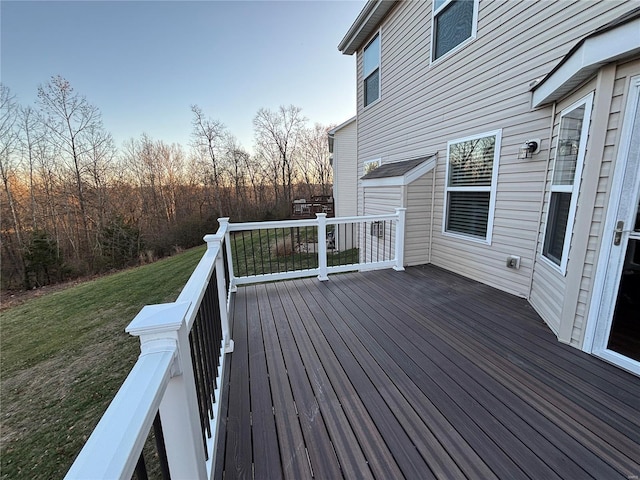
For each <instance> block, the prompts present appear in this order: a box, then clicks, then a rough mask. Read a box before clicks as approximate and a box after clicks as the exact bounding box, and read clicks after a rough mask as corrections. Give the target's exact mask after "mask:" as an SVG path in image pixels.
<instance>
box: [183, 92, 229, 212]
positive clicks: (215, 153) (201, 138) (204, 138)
mask: <svg viewBox="0 0 640 480" xmlns="http://www.w3.org/2000/svg"><path fill="white" fill-rule="evenodd" d="M191 111H192V112H193V122H192V123H193V134H192V136H193V145H194V147H195V148H196V149H197V150H199V152H200V154H201V155H206V156H207V158H208V159H209V161H210V162H211V167H212V168H213V185H214V188H215V192H214V195H215V199H216V207H217V210H218V212H217V213H218V217H222V216H223V213H224V212H223V209H222V198H221V173H222V172H221V165H220V158H219V153H220V148H221V145H222V142H223V140H224V133H225V127H224V125H223V124H222V123H220V122H218V121H217V120H212V119H210V118H206V117H205V116H204V113H202V109H201V108H200V107H199V106H197V105H192V106H191Z"/></svg>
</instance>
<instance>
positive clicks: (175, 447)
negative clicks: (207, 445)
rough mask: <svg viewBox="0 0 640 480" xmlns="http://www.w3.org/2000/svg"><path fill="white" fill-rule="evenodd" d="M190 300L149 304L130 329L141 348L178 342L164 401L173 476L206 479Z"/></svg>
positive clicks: (162, 413) (164, 425) (164, 424)
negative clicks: (188, 318)
mask: <svg viewBox="0 0 640 480" xmlns="http://www.w3.org/2000/svg"><path fill="white" fill-rule="evenodd" d="M189 307H190V302H178V303H167V304H162V305H147V306H146V307H144V308H143V309H142V310H141V311H140V313H138V315H137V316H136V317H135V318H134V319H133V321H132V322H131V323H130V324H129V326H128V327H127V329H126V331H127V332H129V333H130V334H131V335H135V336H137V337H140V344H141V347H140V348H141V350H142V351H143V352H145V351H148V350H149V349H159V348H163V346H164V345H166V344H167V343H171V344H173V345H177V347H178V351H177V359H176V361H177V369H175V371H174V372H173V376H172V377H171V379H170V380H169V383H168V385H167V388H166V390H165V394H164V396H163V397H162V401H161V402H160V419H161V421H162V430H163V433H164V442H165V448H166V451H167V459H168V462H169V472H170V474H171V478H192V479H197V480H199V479H204V478H206V472H207V470H206V463H205V456H204V445H203V443H202V432H201V427H200V417H199V413H198V402H197V394H196V388H195V378H194V375H193V365H192V363H191V347H190V346H189V332H188V331H187V324H186V321H185V316H186V314H187V311H188V310H189Z"/></svg>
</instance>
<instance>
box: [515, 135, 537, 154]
mask: <svg viewBox="0 0 640 480" xmlns="http://www.w3.org/2000/svg"><path fill="white" fill-rule="evenodd" d="M539 151H540V139H539V138H532V139H530V140H527V141H526V142H524V143H523V144H522V146H521V147H520V150H519V151H518V158H520V159H525V158H529V157H532V156H533V155H535V154H536V153H538V152H539Z"/></svg>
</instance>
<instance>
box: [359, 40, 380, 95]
mask: <svg viewBox="0 0 640 480" xmlns="http://www.w3.org/2000/svg"><path fill="white" fill-rule="evenodd" d="M362 77H363V78H364V85H363V89H364V106H365V107H366V106H367V105H369V104H370V103H372V102H375V101H376V100H378V98H380V34H379V33H378V34H376V36H375V37H373V40H371V41H370V42H369V44H368V45H367V46H366V47H364V54H363V56H362Z"/></svg>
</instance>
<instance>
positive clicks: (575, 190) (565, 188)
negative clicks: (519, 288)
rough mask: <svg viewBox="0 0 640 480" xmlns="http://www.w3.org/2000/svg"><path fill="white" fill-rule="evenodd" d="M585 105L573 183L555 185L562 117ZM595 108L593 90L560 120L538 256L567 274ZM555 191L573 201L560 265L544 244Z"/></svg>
mask: <svg viewBox="0 0 640 480" xmlns="http://www.w3.org/2000/svg"><path fill="white" fill-rule="evenodd" d="M582 105H584V106H585V109H584V110H585V111H584V120H583V122H582V132H580V145H578V158H577V159H576V170H575V173H574V175H573V185H555V186H554V185H553V174H554V172H555V168H556V159H557V156H558V144H559V142H560V125H561V124H562V118H563V117H564V116H566V115H567V114H568V113H570V112H572V111H574V110H575V109H576V108H579V107H581V106H582ZM592 108H593V92H591V93H590V94H589V95H587V96H586V97H582V98H581V99H580V100H578V101H577V102H575V103H573V104H571V105H569V106H568V107H567V108H565V109H563V110H562V112H560V120H559V121H558V135H557V136H556V153H555V156H554V159H553V169H552V170H551V181H550V182H551V183H550V184H549V192H548V193H547V201H546V204H547V213H546V215H545V221H544V230H543V232H544V233H543V235H542V242H541V243H540V253H539V254H538V258H539V259H540V260H541V261H542V262H544V263H545V264H547V265H549V266H550V267H551V268H553V269H554V270H556V271H557V272H559V273H560V274H561V275H563V276H565V275H566V274H567V263H568V262H569V250H571V237H572V235H573V224H574V223H575V219H576V210H577V206H578V195H579V192H580V184H581V183H582V182H581V180H582V170H583V167H584V159H585V155H586V153H587V140H588V138H589V129H590V126H591V110H592ZM554 192H560V193H562V192H564V193H571V202H570V203H569V216H568V217H567V231H566V232H565V233H564V242H563V244H562V258H561V259H560V265H558V264H556V263H555V262H554V261H553V260H551V259H549V258H547V257H546V256H545V255H544V253H543V252H544V244H545V241H546V237H547V222H548V221H549V208H550V206H551V194H552V193H554Z"/></svg>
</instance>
